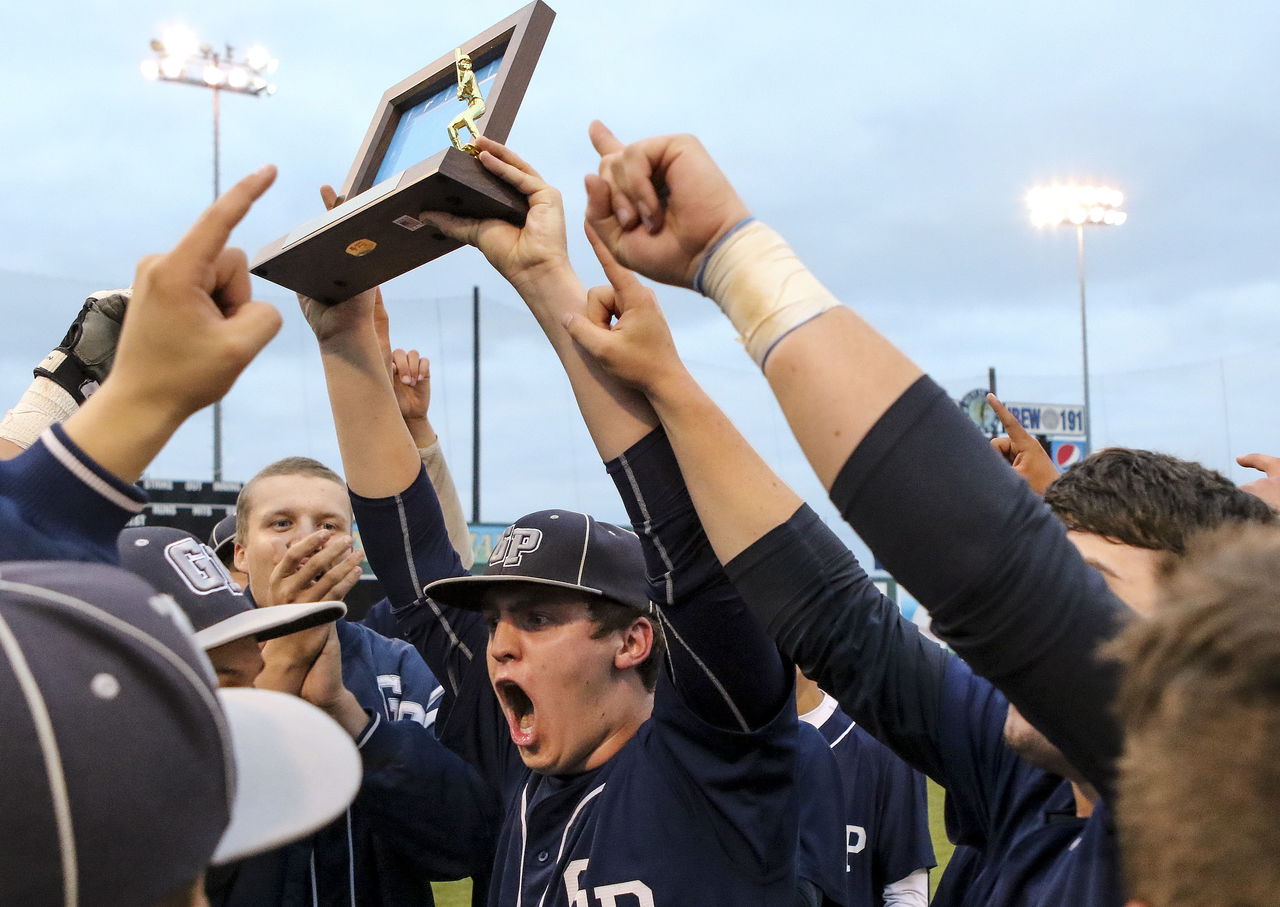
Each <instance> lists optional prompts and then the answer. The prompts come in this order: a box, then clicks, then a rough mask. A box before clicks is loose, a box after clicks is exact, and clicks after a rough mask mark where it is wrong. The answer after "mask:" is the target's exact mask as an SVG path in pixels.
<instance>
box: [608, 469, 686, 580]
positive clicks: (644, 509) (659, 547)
mask: <svg viewBox="0 0 1280 907" xmlns="http://www.w3.org/2000/svg"><path fill="white" fill-rule="evenodd" d="M618 462H619V463H621V464H622V471H623V472H624V473H626V475H627V484H629V485H630V486H631V493H632V494H633V495H635V499H636V504H637V505H639V507H640V515H641V516H642V517H644V522H643V523H641V524H640V531H641V532H643V533H644V534H645V535H646V536H648V538H649V540H650V541H651V542H653V547H654V550H656V551H657V552H658V557H660V558H662V566H664V567H666V570H667V572H666V574H665V575H664V577H663V578H664V580H665V584H666V587H667V600H666V602H665V603H666V604H668V605H674V604H675V601H676V590H675V585H674V581H673V579H672V576H673V574H674V573H675V569H676V568H675V565H674V564H672V563H671V556H670V555H668V554H667V549H666V546H665V545H663V544H662V539H660V538H658V537H657V536H656V535H655V534H654V532H653V518H652V517H651V516H649V506H648V505H647V504H645V502H644V495H643V494H641V493H640V485H639V483H638V482H636V476H635V473H633V472H632V471H631V463H630V461H628V460H627V455H626V454H622V455H621V456H619V457H618Z"/></svg>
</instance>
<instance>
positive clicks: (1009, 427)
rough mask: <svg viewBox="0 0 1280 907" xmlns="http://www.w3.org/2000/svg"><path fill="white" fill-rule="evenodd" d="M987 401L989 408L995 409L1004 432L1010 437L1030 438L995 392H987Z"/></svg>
mask: <svg viewBox="0 0 1280 907" xmlns="http://www.w3.org/2000/svg"><path fill="white" fill-rule="evenodd" d="M987 403H988V404H990V406H991V409H992V410H994V411H995V414H996V416H997V417H998V418H999V419H1000V424H1001V425H1003V426H1004V430H1005V433H1006V434H1007V435H1008V436H1009V437H1010V438H1017V439H1018V440H1022V439H1023V438H1030V437H1031V435H1030V433H1029V432H1028V431H1027V430H1026V429H1025V428H1023V427H1022V423H1021V422H1019V421H1018V419H1017V417H1016V416H1014V414H1013V413H1011V412H1009V409H1008V407H1006V406H1005V405H1004V404H1003V403H1001V402H1000V398H999V397H997V396H996V395H995V394H987Z"/></svg>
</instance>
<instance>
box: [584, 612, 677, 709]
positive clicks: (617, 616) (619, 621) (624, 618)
mask: <svg viewBox="0 0 1280 907" xmlns="http://www.w3.org/2000/svg"><path fill="white" fill-rule="evenodd" d="M587 611H588V612H589V613H590V614H591V619H592V620H594V621H595V622H596V625H597V629H596V632H594V633H592V634H591V637H592V638H593V639H599V638H600V637H602V636H607V635H609V634H610V633H613V632H615V631H620V630H626V629H627V628H628V627H630V626H631V625H632V624H633V623H634V622H635V620H636V618H638V617H643V618H645V619H646V620H648V621H649V623H650V624H652V625H653V646H652V647H651V648H650V650H649V657H648V658H646V659H645V660H644V661H642V662H641V663H640V664H639V665H637V666H636V671H637V672H638V673H639V674H640V682H641V683H643V684H644V688H645V689H646V690H648V691H649V692H650V693H652V692H653V689H654V687H656V686H657V684H658V674H659V672H660V671H661V670H662V663H663V659H665V658H666V655H667V638H666V636H665V635H663V632H662V623H661V622H660V621H659V620H657V619H656V618H655V617H654V616H651V615H648V614H642V613H641V612H639V611H637V610H636V609H635V608H633V607H631V606H630V605H623V604H620V603H618V602H615V601H612V600H610V599H607V598H593V599H590V600H588V602H587Z"/></svg>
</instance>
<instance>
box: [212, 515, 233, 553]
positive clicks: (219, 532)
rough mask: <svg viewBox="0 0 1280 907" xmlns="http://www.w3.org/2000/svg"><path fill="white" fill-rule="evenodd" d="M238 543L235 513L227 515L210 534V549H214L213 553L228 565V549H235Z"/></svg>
mask: <svg viewBox="0 0 1280 907" xmlns="http://www.w3.org/2000/svg"><path fill="white" fill-rule="evenodd" d="M235 543H236V515H235V514H234V513H230V514H227V515H226V516H224V517H223V518H222V519H220V520H219V521H218V525H216V526H214V527H213V532H210V533H209V547H210V548H212V549H213V553H214V554H216V555H217V556H218V557H219V558H221V559H222V562H223V563H224V564H225V563H226V556H227V554H228V551H227V550H226V549H228V548H234V547H235Z"/></svg>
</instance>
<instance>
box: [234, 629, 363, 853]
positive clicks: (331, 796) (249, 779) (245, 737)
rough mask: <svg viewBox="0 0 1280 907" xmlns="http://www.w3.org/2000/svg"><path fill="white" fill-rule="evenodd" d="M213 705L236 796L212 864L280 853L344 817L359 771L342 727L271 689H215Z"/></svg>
mask: <svg viewBox="0 0 1280 907" xmlns="http://www.w3.org/2000/svg"><path fill="white" fill-rule="evenodd" d="M277 607H278V606H277ZM218 700H219V702H220V703H221V705H222V710H223V714H224V715H226V721H227V727H228V729H229V730H230V733H231V746H232V749H233V750H234V755H235V767H236V768H235V770H236V793H235V800H234V801H233V803H232V805H231V821H230V823H229V824H228V825H227V829H226V831H225V832H223V835H222V839H221V840H220V841H219V842H218V847H217V849H216V850H215V851H214V854H213V858H212V861H211V862H212V863H213V864H214V865H221V864H223V863H229V862H231V861H233V860H241V859H244V858H245V857H250V856H253V855H254V854H258V853H263V852H264V851H267V850H273V849H275V848H277V847H282V846H284V845H285V844H288V843H290V842H292V841H296V840H298V839H299V838H303V837H306V836H307V835H309V834H311V833H313V832H315V831H318V830H319V829H321V828H324V827H325V826H326V825H328V824H329V823H330V822H332V821H333V820H334V819H336V818H337V817H338V816H340V815H342V812H343V810H345V809H346V808H347V806H348V805H350V803H351V801H352V800H353V799H354V798H355V795H356V792H357V791H358V790H359V789H360V781H361V778H362V777H363V770H362V767H361V762H360V753H359V751H358V750H357V749H356V744H355V741H354V740H352V739H351V735H350V734H348V733H347V732H346V731H345V730H343V729H342V726H341V725H339V724H338V723H337V722H336V721H334V720H333V719H332V718H330V717H329V716H328V715H326V714H325V713H324V712H322V711H320V709H318V708H316V707H315V706H313V705H311V704H310V703H308V702H305V701H304V700H302V699H299V698H298V697H297V696H290V695H289V694H287V693H278V692H275V691H273V690H248V689H228V690H219V691H218Z"/></svg>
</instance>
